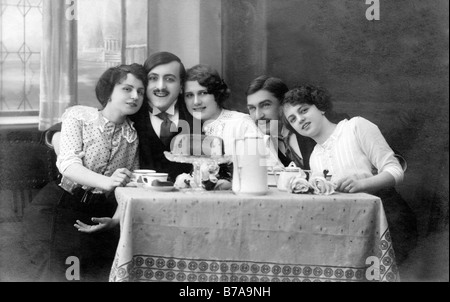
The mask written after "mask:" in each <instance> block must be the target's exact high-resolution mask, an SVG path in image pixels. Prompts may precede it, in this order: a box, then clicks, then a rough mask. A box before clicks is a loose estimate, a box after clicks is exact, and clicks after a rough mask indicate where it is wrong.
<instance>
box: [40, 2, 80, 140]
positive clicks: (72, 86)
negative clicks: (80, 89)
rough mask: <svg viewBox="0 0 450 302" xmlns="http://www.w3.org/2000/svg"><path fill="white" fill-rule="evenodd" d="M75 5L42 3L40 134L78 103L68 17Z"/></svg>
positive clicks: (73, 33) (73, 24) (73, 28)
mask: <svg viewBox="0 0 450 302" xmlns="http://www.w3.org/2000/svg"><path fill="white" fill-rule="evenodd" d="M66 2H68V3H69V4H67V3H66ZM76 2H77V0H75V1H61V0H44V1H43V41H42V51H41V80H40V81H41V84H40V86H41V87H40V104H39V130H40V131H45V130H47V129H48V128H49V127H51V126H53V125H54V124H56V123H58V122H60V121H61V115H62V114H63V113H64V111H65V109H66V108H67V107H69V106H73V105H75V104H76V103H77V78H78V70H77V21H76V20H75V19H74V18H71V15H70V10H72V12H73V11H74V10H73V6H74V5H76ZM68 12H69V14H68ZM75 13H76V10H75ZM75 16H76V15H75Z"/></svg>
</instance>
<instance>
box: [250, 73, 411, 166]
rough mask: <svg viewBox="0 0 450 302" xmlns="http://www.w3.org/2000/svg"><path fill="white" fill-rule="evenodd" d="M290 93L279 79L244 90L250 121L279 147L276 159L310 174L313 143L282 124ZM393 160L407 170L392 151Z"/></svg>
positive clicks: (262, 79) (335, 118) (333, 117)
mask: <svg viewBox="0 0 450 302" xmlns="http://www.w3.org/2000/svg"><path fill="white" fill-rule="evenodd" d="M288 91H289V89H288V87H287V85H286V84H285V83H284V82H283V81H282V80H281V79H279V78H276V77H270V76H267V75H262V76H259V77H257V78H256V79H254V80H253V81H252V82H251V83H250V84H249V86H248V88H247V92H246V95H247V108H248V111H249V113H250V116H251V117H252V119H253V120H254V121H255V122H256V124H257V125H258V126H259V128H260V129H261V131H262V132H263V133H265V134H267V135H270V137H271V138H272V141H273V143H274V145H275V146H277V145H278V158H279V159H280V161H281V162H282V163H283V165H285V166H288V165H289V164H290V163H291V162H294V163H295V164H296V166H297V167H300V168H302V169H303V170H310V166H309V158H310V156H311V153H312V151H313V150H314V147H315V145H316V142H315V141H314V140H313V139H311V138H309V137H304V136H301V135H300V134H298V133H297V132H296V131H295V130H294V129H292V127H291V126H290V125H289V123H283V121H282V118H281V116H282V113H281V111H280V104H281V101H282V100H283V98H284V95H285V94H286V93H287V92H288ZM327 115H328V116H327V118H328V119H329V120H330V121H331V122H333V123H339V122H340V121H342V120H344V119H349V118H350V117H349V116H348V115H347V114H345V113H336V112H334V111H330V112H329V113H327ZM394 152H395V157H396V158H397V159H398V161H399V162H400V164H401V165H402V167H403V169H404V170H406V166H407V163H406V160H405V159H404V158H403V156H402V155H401V154H400V153H398V152H397V151H396V150H395V149H394Z"/></svg>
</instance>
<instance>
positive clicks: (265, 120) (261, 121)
mask: <svg viewBox="0 0 450 302" xmlns="http://www.w3.org/2000/svg"><path fill="white" fill-rule="evenodd" d="M271 121H272V120H270V119H266V118H262V119H259V120H256V121H255V123H256V124H257V125H258V124H260V123H261V124H268V123H270V122H271Z"/></svg>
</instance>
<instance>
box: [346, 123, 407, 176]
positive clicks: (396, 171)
mask: <svg viewBox="0 0 450 302" xmlns="http://www.w3.org/2000/svg"><path fill="white" fill-rule="evenodd" d="M354 119H355V128H354V131H355V136H356V138H357V140H358V142H359V145H360V146H361V148H362V150H363V152H364V153H365V154H366V156H367V157H368V158H369V160H370V162H371V163H372V165H374V166H375V167H376V168H377V169H378V172H379V173H381V172H388V173H390V174H391V175H392V176H393V177H394V179H395V182H396V184H399V183H401V182H402V181H403V177H404V172H403V169H402V167H401V165H400V163H399V161H398V159H397V158H396V157H395V154H394V151H392V149H391V147H389V145H388V143H387V142H386V140H385V138H384V137H383V134H381V131H380V129H379V128H378V126H377V125H375V124H373V123H372V122H370V121H368V120H366V119H364V118H362V117H356V118H354Z"/></svg>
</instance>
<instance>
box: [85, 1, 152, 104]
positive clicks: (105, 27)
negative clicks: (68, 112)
mask: <svg viewBox="0 0 450 302" xmlns="http://www.w3.org/2000/svg"><path fill="white" fill-rule="evenodd" d="M147 2H148V1H147V0H132V1H125V0H95V1H92V0H78V15H79V16H78V104H80V105H87V106H94V107H98V106H100V104H99V103H98V101H97V99H96V97H95V92H94V89H95V84H96V82H97V80H98V78H99V77H100V76H101V74H102V73H103V72H104V71H105V70H106V69H107V68H109V67H112V66H116V65H119V64H121V62H122V60H123V61H124V63H127V64H130V63H140V64H143V63H144V60H145V58H146V57H147V35H146V33H147ZM123 39H125V41H126V43H125V45H123V44H122V40H123Z"/></svg>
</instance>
